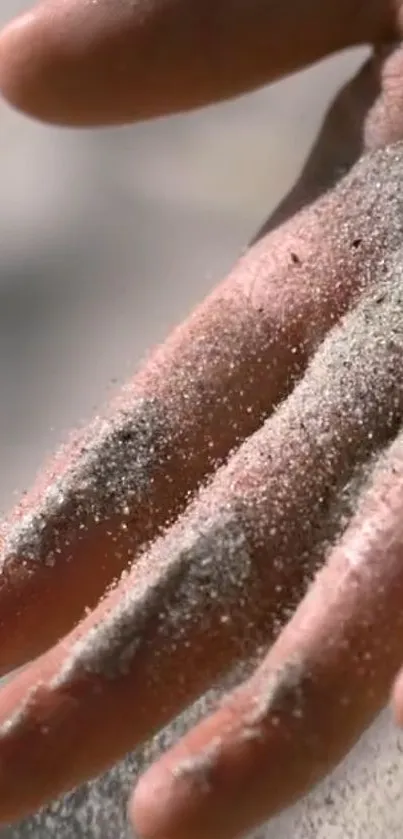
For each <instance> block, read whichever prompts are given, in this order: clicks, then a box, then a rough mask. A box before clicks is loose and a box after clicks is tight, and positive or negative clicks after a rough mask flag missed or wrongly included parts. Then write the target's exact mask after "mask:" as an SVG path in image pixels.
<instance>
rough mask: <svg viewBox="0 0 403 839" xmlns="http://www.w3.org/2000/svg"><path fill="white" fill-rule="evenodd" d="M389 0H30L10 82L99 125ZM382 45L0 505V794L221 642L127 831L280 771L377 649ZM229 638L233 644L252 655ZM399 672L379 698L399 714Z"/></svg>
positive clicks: (43, 778)
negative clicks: (215, 703)
mask: <svg viewBox="0 0 403 839" xmlns="http://www.w3.org/2000/svg"><path fill="white" fill-rule="evenodd" d="M398 11H399V10H398V3H397V0H396V2H395V3H394V2H392V0H390V2H389V3H385V2H383V0H379V2H377V1H376V0H373V2H369V0H366V2H365V3H364V2H361V0H337V2H334V3H333V2H328V3H327V4H324V3H323V2H316V0H289V2H288V3H287V2H284V3H280V4H279V3H276V2H270V0H266V2H264V3H263V2H251V0H249V2H248V3H242V2H239V0H222V1H221V2H220V3H219V2H217V0H215V2H214V3H213V2H210V0H204V2H197V0H193V2H191V0H154V2H151V3H146V2H142V1H141V0H138V1H137V2H129V0H113V2H112V0H96V2H91V3H88V2H85V0H46V2H43V3H41V4H40V5H39V6H38V7H37V8H36V9H35V10H34V11H33V12H30V13H28V14H27V15H25V16H24V17H23V18H21V19H20V20H19V21H17V22H15V23H13V24H11V25H10V27H8V28H7V29H6V30H5V31H4V33H3V35H2V36H1V37H0V83H1V85H2V89H3V92H4V94H5V95H6V96H7V97H8V98H9V99H10V100H11V101H12V102H13V103H14V104H15V105H17V106H18V107H20V108H22V109H24V110H26V111H28V112H29V113H31V114H33V115H35V116H38V117H39V118H42V119H45V120H48V121H54V122H61V123H68V124H87V125H88V124H107V123H119V122H125V121H131V120H135V119H139V118H142V117H150V116H155V115H158V114H162V113H168V112H173V111H176V110H182V109H185V108H190V107H194V106H197V105H200V104H203V103H207V102H211V101H214V100H218V99H221V98H225V97H228V96H231V95H235V94H237V93H239V92H241V91H245V90H248V89H252V88H253V87H256V86H257V85H259V84H262V83H264V82H266V81H270V80H272V79H274V78H277V77H280V76H281V75H284V74H285V73H288V72H291V71H292V70H297V69H298V68H300V67H302V66H304V65H305V64H307V63H309V62H311V61H314V60H316V59H318V58H320V57H321V56H324V55H326V54H328V53H330V52H332V51H335V50H337V49H340V48H342V47H344V46H347V45H350V44H357V43H366V42H372V43H375V44H380V43H390V44H392V41H393V39H397V38H398V35H399V20H398V17H399V16H398ZM401 140H403V52H402V50H401V48H400V47H399V46H398V45H397V46H392V45H391V46H388V47H387V48H386V47H384V46H382V47H379V46H376V48H375V49H374V54H373V56H372V57H371V59H370V60H369V61H368V62H367V63H366V64H365V66H364V67H363V69H362V70H361V71H360V73H359V74H358V76H357V77H356V78H355V79H353V80H352V81H351V82H350V83H349V84H348V85H347V86H346V88H345V89H344V90H343V91H341V93H340V94H339V96H338V97H337V100H336V101H335V103H334V104H333V106H332V108H331V109H330V111H329V113H328V115H327V118H326V120H325V123H324V125H323V128H322V131H321V134H320V136H319V138H318V141H317V143H316V145H315V148H314V150H313V152H312V155H311V157H310V159H309V160H308V162H307V164H306V166H305V168H304V171H303V172H302V175H301V177H300V179H299V181H298V183H297V184H296V186H295V187H294V189H293V190H292V192H291V193H290V195H289V196H288V197H287V198H286V199H285V201H284V202H283V204H282V205H281V207H279V208H278V210H277V211H276V213H275V214H274V216H273V217H272V218H271V219H270V220H269V222H268V223H267V224H266V226H265V229H264V230H263V231H262V233H261V234H260V236H259V237H258V239H257V241H256V242H255V244H254V245H253V246H251V247H250V248H249V250H248V251H247V252H246V254H245V255H244V256H243V257H242V259H240V260H239V261H238V263H237V264H236V266H235V268H234V270H233V271H232V273H231V274H230V276H229V277H228V278H227V279H226V280H225V281H224V282H223V283H222V284H221V285H220V286H218V288H217V289H216V290H215V291H214V292H213V293H212V294H211V295H210V296H209V297H208V298H207V299H206V301H205V302H204V303H202V304H201V305H200V306H199V307H198V308H197V309H196V310H195V311H194V312H193V314H192V315H191V316H190V317H189V319H188V320H187V321H186V322H185V323H184V324H183V325H182V326H180V327H179V328H178V329H177V330H176V331H175V332H174V333H173V334H172V335H171V336H170V338H168V340H167V341H166V342H165V344H164V345H163V346H162V347H159V348H157V349H156V350H155V351H154V352H153V353H152V355H151V356H150V358H149V359H148V361H147V362H146V363H145V364H144V365H143V367H142V368H141V369H140V370H139V371H138V373H137V374H136V376H135V377H134V378H133V380H132V381H131V382H130V383H129V384H128V385H127V387H126V388H125V389H124V390H123V392H122V393H120V394H118V396H117V398H116V400H115V401H114V403H113V404H112V405H111V406H110V407H109V408H108V409H107V410H106V411H105V413H104V414H103V415H102V416H100V417H98V418H96V419H95V420H94V422H93V423H92V425H91V426H90V427H89V428H88V429H85V430H84V431H80V432H78V433H77V434H76V435H74V436H73V437H72V439H71V441H70V442H69V443H68V444H67V445H66V447H65V448H64V449H63V450H62V451H61V452H60V453H59V454H58V455H57V457H56V458H55V460H54V461H53V463H51V464H50V466H49V467H48V468H47V469H45V470H44V471H43V473H42V474H41V475H40V477H39V478H38V481H37V484H36V486H35V487H34V489H33V491H32V492H31V493H30V494H29V495H27V496H26V497H25V498H24V499H23V500H22V502H21V504H20V505H19V506H18V507H17V509H16V510H15V511H14V512H13V513H12V515H11V516H10V519H9V520H8V521H7V522H6V523H5V524H4V525H3V528H2V539H1V550H2V553H1V569H0V667H1V670H2V672H4V673H5V672H7V671H9V670H11V669H12V668H14V667H17V666H19V665H22V664H24V663H26V662H28V661H31V662H32V663H30V664H29V665H28V666H27V667H26V668H25V670H24V671H23V672H22V673H20V674H18V675H16V676H15V677H14V678H13V679H12V680H11V681H10V682H9V684H8V685H7V686H6V687H5V688H3V690H2V692H1V693H0V821H3V822H5V821H9V820H13V819H16V818H19V817H21V816H23V815H25V814H26V813H28V812H29V811H32V810H34V809H36V808H37V807H39V806H40V805H41V804H43V803H44V802H45V801H47V800H49V799H51V798H53V797H55V796H57V795H59V794H61V793H62V792H64V791H65V790H67V789H69V788H71V787H73V786H75V785H76V784H79V783H81V782H82V781H84V780H85V779H87V778H89V777H91V776H93V775H95V774H98V773H99V772H101V771H102V770H104V769H105V768H106V767H107V766H108V765H110V764H111V763H113V762H115V761H116V760H118V759H119V758H120V757H121V756H122V755H123V754H125V753H126V752H127V751H129V750H131V749H133V748H134V747H135V746H136V745H137V744H138V743H140V742H142V741H144V740H145V739H147V738H148V737H150V736H151V735H152V734H153V733H154V732H155V731H156V730H158V729H159V728H160V727H162V726H163V725H165V724H166V723H167V722H168V721H169V720H171V719H172V718H173V717H175V716H176V715H177V714H178V713H179V712H180V711H181V710H182V709H183V708H184V707H186V706H187V705H189V704H190V703H191V702H192V701H193V700H194V699H195V698H196V697H197V696H200V695H201V694H203V693H204V692H205V691H206V690H207V688H208V687H209V686H210V685H211V684H213V683H214V682H216V681H217V680H219V679H220V678H221V677H222V676H223V674H225V673H226V672H227V671H229V670H230V669H231V668H232V667H234V666H236V667H238V668H241V669H242V667H241V665H242V666H243V667H244V672H245V674H247V675H245V679H244V680H243V681H242V683H241V684H240V686H239V687H238V688H237V689H236V690H235V692H233V693H231V694H230V695H229V696H228V697H227V698H226V699H225V701H224V702H223V703H221V705H220V706H219V707H218V708H217V709H216V711H215V712H214V713H213V715H210V716H209V717H207V718H206V719H205V720H204V721H202V722H201V723H200V724H199V725H198V726H197V727H196V728H195V729H193V730H192V731H190V732H189V734H187V735H186V737H185V738H184V739H182V740H181V741H180V742H179V743H178V744H177V745H176V746H175V747H174V748H173V749H172V750H171V751H170V752H169V753H168V754H166V755H165V756H164V757H163V758H162V759H161V760H160V761H159V763H158V764H157V765H156V766H154V767H152V768H151V769H150V770H149V771H148V772H147V774H146V775H145V776H144V777H143V778H142V779H141V780H140V782H139V785H138V787H137V791H136V792H135V796H134V799H133V801H132V803H131V805H130V814H131V816H132V817H133V821H134V824H135V826H136V828H137V829H138V831H139V833H140V834H141V835H142V836H144V837H149V839H189V837H191V839H233V837H235V836H236V835H238V834H240V833H243V832H246V831H248V830H249V829H250V828H252V827H253V826H255V825H257V824H259V823H260V822H262V821H264V820H265V819H267V818H268V817H270V816H271V815H272V814H273V813H275V812H276V811H278V810H279V809H281V808H283V807H285V806H287V805H288V804H290V803H291V802H292V801H294V800H295V799H296V798H298V797H299V796H301V795H302V794H304V793H305V792H306V791H307V790H308V789H309V788H310V786H311V785H312V784H314V783H315V782H316V781H318V780H319V779H320V778H321V777H323V775H324V774H325V773H326V772H328V771H329V770H330V769H331V768H332V767H333V766H334V765H335V763H337V762H338V761H339V760H340V759H341V758H342V757H343V756H344V754H345V753H346V752H347V751H348V750H349V748H350V747H351V746H352V745H353V744H354V742H355V741H356V740H357V738H358V737H359V736H360V734H361V732H362V731H363V730H364V729H365V728H366V726H368V725H369V724H370V722H371V721H372V720H373V718H374V717H375V716H376V715H377V714H378V712H379V711H380V709H381V708H382V707H383V706H384V705H385V703H386V702H387V701H388V697H389V693H390V690H391V687H392V685H393V682H394V680H395V677H396V674H397V673H398V671H399V668H400V667H401V665H402V662H403V570H402V569H403V562H402V560H403V432H402V422H403V190H402V185H403V142H400V141H401ZM252 665H253V666H252ZM402 697H403V689H402V685H401V683H400V682H399V681H398V682H397V688H396V690H395V707H396V709H397V712H398V714H400V716H403V698H402Z"/></svg>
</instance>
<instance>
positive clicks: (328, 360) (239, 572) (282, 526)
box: [0, 269, 403, 820]
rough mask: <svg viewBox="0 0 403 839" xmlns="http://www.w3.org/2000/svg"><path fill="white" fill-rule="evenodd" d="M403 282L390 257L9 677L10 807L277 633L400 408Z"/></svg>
mask: <svg viewBox="0 0 403 839" xmlns="http://www.w3.org/2000/svg"><path fill="white" fill-rule="evenodd" d="M391 276H392V278H393V279H391V278H390V277H391ZM400 288H401V281H400V274H397V273H395V274H393V272H392V269H391V274H390V275H389V278H388V280H387V281H385V286H384V288H383V296H382V299H380V297H379V293H378V292H377V293H374V294H373V295H372V296H370V297H369V298H368V299H366V300H364V301H363V302H362V303H361V304H360V305H359V306H358V307H357V308H356V309H355V310H354V312H353V313H351V314H349V315H348V317H346V319H345V322H344V323H343V324H342V325H341V326H340V327H339V328H337V329H336V330H335V331H334V333H332V334H330V335H329V336H328V338H327V340H326V341H325V343H324V345H323V347H322V348H321V350H320V351H318V353H317V354H316V356H315V358H314V359H313V361H312V363H311V365H310V366H309V369H308V370H307V373H306V375H305V377H304V379H303V380H302V381H301V383H300V384H299V386H298V387H297V388H296V389H295V390H294V391H293V393H292V394H291V395H290V396H289V397H288V399H287V400H286V401H285V402H284V403H283V405H282V406H281V407H280V408H279V409H278V410H277V411H276V412H275V414H274V415H273V416H272V417H271V418H270V419H269V420H268V421H267V422H266V423H265V425H264V426H263V427H262V428H261V429H260V430H259V431H258V432H256V433H255V435H253V436H252V437H251V438H250V439H249V440H248V441H247V442H246V443H244V444H243V446H242V447H241V448H240V449H239V451H238V452H237V453H236V454H234V455H233V457H232V458H231V459H230V461H229V463H228V465H227V466H223V467H222V468H221V469H220V470H219V471H218V472H217V474H216V475H215V477H214V480H213V481H212V483H211V485H210V486H209V487H207V488H205V489H204V490H203V491H202V492H201V494H200V495H199V497H198V498H196V499H195V501H194V502H193V504H192V505H191V506H190V508H189V509H188V511H187V512H186V514H185V515H184V516H183V517H182V518H181V519H179V520H178V521H177V522H176V524H175V525H174V526H173V527H172V528H171V529H170V531H169V533H167V535H166V536H164V537H163V538H160V539H159V540H157V541H156V542H155V543H154V545H153V546H152V547H151V548H150V550H149V551H148V552H146V553H145V554H144V555H143V557H142V558H140V560H139V561H138V563H137V565H136V566H135V567H134V568H133V570H132V572H131V574H130V576H129V577H128V578H127V579H126V580H125V581H124V582H123V583H122V584H121V586H120V588H119V589H117V590H115V591H113V593H112V594H111V595H110V596H109V598H107V599H106V600H105V601H104V602H103V603H102V604H101V605H100V606H99V607H98V609H97V610H96V611H95V612H94V613H93V614H92V615H91V616H90V617H89V618H88V619H87V620H86V621H84V622H83V624H82V625H81V626H80V627H79V628H78V629H77V630H75V632H74V633H73V634H72V635H71V636H70V637H69V638H67V639H65V640H64V641H63V642H61V643H60V644H59V645H58V646H56V647H55V648H53V650H51V651H50V652H49V653H47V654H45V655H44V656H43V657H42V658H40V659H39V660H38V661H36V662H35V663H34V664H32V665H31V666H29V667H28V668H27V670H26V671H24V673H22V674H21V675H20V676H18V677H17V678H16V679H14V680H13V681H12V682H11V683H10V684H9V685H8V686H7V687H6V688H5V689H4V691H3V693H2V694H1V696H0V722H1V723H2V724H1V728H0V819H3V820H8V819H14V818H17V817H20V816H23V815H24V814H25V813H27V812H28V811H29V810H33V809H35V808H36V807H38V806H39V805H40V804H42V803H44V801H45V800H47V799H49V798H53V797H55V796H56V795H58V794H60V793H61V792H63V791H64V790H66V789H68V788H70V787H72V786H75V785H76V784H78V783H80V782H82V781H84V780H85V779H86V778H87V777H90V776H92V775H95V774H98V773H99V772H101V771H102V770H103V769H105V768H106V767H107V766H108V765H109V764H110V763H113V762H114V761H116V760H117V759H118V758H119V757H121V756H122V755H123V754H124V753H125V752H127V751H128V750H129V749H131V748H134V747H135V746H136V745H137V744H138V743H139V742H141V741H142V740H144V739H145V738H147V737H149V736H150V734H152V732H153V731H155V730H156V729H158V728H159V727H161V726H162V725H163V724H164V723H166V722H167V721H168V720H169V719H171V718H172V717H173V716H175V715H176V714H177V713H178V712H179V711H180V710H181V709H182V708H183V707H185V706H186V705H187V704H189V703H190V702H191V701H192V699H194V698H195V696H197V695H199V694H201V693H203V691H204V690H205V689H206V688H207V686H208V685H209V684H210V683H211V682H212V681H214V680H215V679H216V678H217V677H218V676H219V675H220V674H222V673H223V672H224V671H225V670H226V669H228V668H229V666H230V665H231V664H232V663H233V662H234V661H238V660H240V659H243V658H245V657H248V656H250V655H251V654H252V653H254V652H255V651H256V648H257V647H258V646H260V645H261V644H262V643H264V644H268V643H269V642H270V640H271V639H272V637H273V635H274V634H275V632H276V631H277V630H278V627H279V625H281V624H282V623H284V619H285V615H286V614H287V612H288V610H289V609H290V608H292V606H293V605H294V604H295V603H296V602H297V601H298V600H299V598H300V596H301V594H302V592H303V590H304V588H305V585H306V581H307V579H309V578H310V577H311V575H312V572H313V569H314V565H315V556H316V554H315V552H316V548H317V546H318V542H320V543H321V544H322V547H323V541H324V540H329V541H330V542H333V541H334V539H335V538H336V535H337V533H338V532H339V530H340V528H341V529H342V528H343V526H344V525H343V518H342V515H341V514H340V513H339V515H338V516H335V515H334V511H333V510H332V504H333V502H334V501H335V499H337V498H338V497H339V496H340V493H341V491H342V488H343V485H344V484H346V483H348V482H349V481H350V480H351V478H352V476H353V474H354V470H355V469H356V467H357V465H359V464H362V463H364V462H365V461H366V459H367V458H368V456H369V455H370V453H371V452H372V450H373V449H374V447H375V448H376V447H377V446H381V445H383V444H384V443H386V442H387V440H389V439H390V438H391V437H392V436H393V434H394V432H395V430H396V427H397V424H398V423H399V422H400V420H401V417H402V413H403V379H402V370H403V365H402V358H403V325H402V324H403V319H402V302H401V300H400ZM385 335H389V336H390V337H389V339H388V340H385ZM364 394H365V399H364ZM324 525H326V532H324ZM316 558H317V556H316ZM105 720H107V725H105ZM253 748H254V747H253ZM1 766H4V767H5V769H4V773H1ZM16 778H18V784H16V782H15V779H16Z"/></svg>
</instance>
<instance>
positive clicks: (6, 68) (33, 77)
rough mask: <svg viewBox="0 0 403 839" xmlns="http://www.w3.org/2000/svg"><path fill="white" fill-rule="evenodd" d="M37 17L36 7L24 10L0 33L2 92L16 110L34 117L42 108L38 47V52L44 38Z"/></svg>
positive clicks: (0, 88)
mask: <svg viewBox="0 0 403 839" xmlns="http://www.w3.org/2000/svg"><path fill="white" fill-rule="evenodd" d="M38 17H40V16H39V15H38V11H37V10H33V11H29V12H26V13H24V14H23V15H21V16H20V17H18V18H16V19H15V20H13V21H11V23H9V24H7V25H6V26H5V28H4V29H3V30H2V32H1V33H0V90H1V94H2V96H3V98H4V99H5V100H6V101H7V102H8V103H9V104H10V105H12V106H13V107H14V108H16V109H17V110H21V111H24V112H27V113H29V114H32V115H35V116H36V115H40V112H41V110H42V108H43V103H41V98H42V97H41V91H42V86H43V85H42V80H41V76H42V73H43V68H41V63H42V62H41V56H40V50H39V52H38V47H39V45H40V41H41V40H43V39H42V38H41V36H40V20H39V21H38ZM38 22H39V27H38ZM38 35H39V41H38ZM42 60H43V52H42Z"/></svg>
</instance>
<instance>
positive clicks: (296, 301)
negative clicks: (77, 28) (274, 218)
mask: <svg viewBox="0 0 403 839" xmlns="http://www.w3.org/2000/svg"><path fill="white" fill-rule="evenodd" d="M399 161H400V158H399V155H397V154H396V153H393V155H392V153H391V152H385V153H379V154H378V156H374V157H371V158H368V159H366V160H365V161H364V162H362V163H360V164H359V166H358V167H357V168H356V169H355V170H354V171H353V172H352V173H351V175H350V176H349V177H348V178H347V179H346V180H345V181H344V182H343V183H341V184H340V186H339V187H338V189H337V190H335V191H334V193H333V194H332V195H329V196H327V197H325V198H323V199H321V201H319V202H318V203H317V204H316V205H315V206H313V207H311V208H310V209H308V210H306V211H305V212H304V214H301V216H299V217H297V218H296V219H294V220H293V221H292V222H290V223H289V224H288V225H287V226H284V227H283V228H282V229H281V230H279V231H275V232H273V233H271V234H270V236H268V237H266V238H265V239H263V240H262V241H261V242H260V243H259V244H257V245H255V246H254V248H252V249H251V250H250V251H249V253H248V254H247V255H246V256H245V257H244V258H243V259H241V260H240V262H239V263H238V265H237V266H236V268H235V269H234V271H233V273H232V275H231V276H230V277H229V278H228V279H227V280H226V281H225V282H224V283H223V284H222V285H221V286H219V287H218V289H217V290H216V291H215V292H214V293H213V294H212V295H210V297H209V298H208V299H207V300H206V301H205V303H203V304H202V305H201V306H200V307H199V309H198V310H196V312H195V313H194V314H193V315H192V317H191V318H189V320H188V321H187V322H186V323H185V324H184V325H183V326H182V327H180V328H179V329H178V330H176V332H175V333H174V334H173V336H171V338H170V339H169V340H168V341H167V342H166V344H165V345H164V346H163V347H161V348H160V349H158V350H157V351H156V352H155V353H154V354H153V355H152V357H151V359H150V360H149V362H148V363H147V364H146V365H145V367H144V368H143V369H142V370H141V371H140V372H139V374H138V375H137V377H136V378H135V379H134V381H133V382H132V383H131V384H130V386H128V387H127V388H126V389H125V391H124V392H123V394H122V395H121V397H119V398H118V400H117V403H116V404H114V405H113V406H112V407H111V409H110V411H109V412H108V413H107V415H106V416H105V417H101V418H99V419H97V420H96V421H95V423H94V424H93V425H92V426H91V427H90V428H89V429H88V430H87V431H85V432H84V433H82V434H78V435H77V437H76V438H75V439H74V440H73V442H72V444H71V445H70V446H69V447H68V448H67V449H66V450H65V451H62V452H61V454H60V456H59V457H58V458H57V459H56V462H55V463H54V464H53V465H52V464H51V466H50V468H49V469H48V470H47V472H45V473H44V474H42V475H41V476H40V478H39V481H38V484H37V485H36V487H34V490H33V492H32V493H31V494H30V495H28V496H27V497H26V498H25V499H23V502H22V503H21V505H20V507H19V508H18V509H17V510H16V511H15V512H14V514H13V515H12V517H11V519H10V520H9V521H8V522H6V523H5V525H4V527H3V545H2V556H1V563H0V568H1V574H0V667H1V670H2V671H3V672H4V671H5V670H7V669H11V668H12V667H15V666H17V665H19V664H22V663H23V662H24V661H26V660H28V659H30V658H33V657H34V656H36V655H38V654H39V653H40V652H42V651H43V650H44V649H46V648H47V647H48V646H49V645H50V644H52V643H55V642H56V641H57V640H58V638H60V637H61V636H62V635H63V634H64V633H65V632H67V631H68V630H69V629H70V628H71V626H72V625H73V623H74V622H76V621H77V620H78V619H79V618H80V617H81V616H82V614H83V611H84V609H86V608H91V607H93V606H94V604H95V603H96V602H97V600H98V598H99V597H100V596H101V595H102V594H103V592H104V590H105V587H106V586H107V585H108V584H109V583H111V582H112V581H113V580H114V579H115V578H116V577H117V576H118V575H120V574H121V572H122V570H123V569H124V568H125V567H127V565H128V564H130V562H131V561H133V560H134V558H135V556H136V553H137V552H138V550H139V549H140V547H141V546H142V545H144V544H145V543H146V542H148V541H150V540H151V539H153V538H154V537H155V535H156V534H157V533H158V532H160V531H161V529H162V528H164V527H165V526H166V525H168V524H169V523H170V522H171V521H172V520H173V519H174V518H175V517H176V516H177V515H178V514H179V513H180V512H181V510H183V508H184V506H185V504H186V503H187V501H188V498H189V494H190V493H192V492H194V491H195V489H196V487H197V486H198V485H199V484H200V482H201V481H202V480H203V479H204V478H205V476H206V475H208V474H209V473H210V472H211V471H212V470H213V469H214V468H216V466H217V465H219V464H220V463H221V462H223V460H224V459H225V458H226V457H227V455H228V453H229V451H230V450H231V449H233V448H234V447H235V446H237V445H239V443H240V442H242V440H243V439H245V438H246V437H247V436H248V435H249V434H251V433H253V432H254V431H255V430H256V428H258V427H259V425H260V424H261V422H262V421H263V419H264V418H265V416H267V415H268V414H270V412H271V410H272V409H273V407H274V406H275V405H276V403H278V402H279V401H280V400H281V399H282V398H283V397H284V396H286V395H287V393H288V392H289V391H290V389H291V388H292V387H293V383H294V381H295V379H296V378H297V377H298V376H299V375H300V374H301V373H302V371H303V369H304V367H305V365H306V363H307V360H308V358H309V357H310V355H311V354H312V352H313V351H314V349H315V347H316V346H317V345H318V344H319V343H320V341H321V340H322V338H323V336H324V335H325V334H326V332H327V330H328V328H329V326H330V325H331V324H332V323H333V322H335V321H336V320H337V319H338V317H339V316H340V314H342V313H343V311H345V310H346V309H347V308H348V307H349V306H350V305H352V303H353V301H354V299H356V298H357V296H358V295H359V294H360V293H361V291H362V290H363V288H364V287H365V285H366V284H367V283H371V282H373V281H377V267H376V266H377V261H378V260H379V259H380V258H381V255H382V254H383V252H384V250H385V249H386V252H387V250H388V247H389V245H388V242H390V247H391V246H392V244H393V242H394V241H395V238H397V237H398V231H397V230H396V225H397V221H398V217H397V216H396V210H395V203H394V202H393V200H392V191H393V190H395V189H396V184H397V183H398V180H399V171H400V170H399V166H400V162H399ZM381 177H382V179H383V183H384V189H383V191H382V192H381V193H376V195H375V196H374V193H373V191H372V192H371V190H369V189H368V184H369V183H371V182H377V181H378V179H379V178H381ZM55 602H57V604H58V605H57V609H55V608H54V606H55ZM44 614H46V621H44V620H43V615H44Z"/></svg>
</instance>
